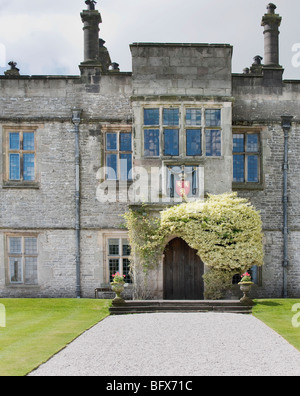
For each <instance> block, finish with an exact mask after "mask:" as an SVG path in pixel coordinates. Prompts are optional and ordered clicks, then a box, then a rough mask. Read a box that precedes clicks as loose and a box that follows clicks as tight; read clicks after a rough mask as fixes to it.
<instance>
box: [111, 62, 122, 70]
mask: <svg viewBox="0 0 300 396" xmlns="http://www.w3.org/2000/svg"><path fill="white" fill-rule="evenodd" d="M119 66H120V65H119V63H116V62H113V63H112V64H111V65H110V70H111V71H120V68H119Z"/></svg>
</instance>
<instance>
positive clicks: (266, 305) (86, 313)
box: [0, 299, 300, 376]
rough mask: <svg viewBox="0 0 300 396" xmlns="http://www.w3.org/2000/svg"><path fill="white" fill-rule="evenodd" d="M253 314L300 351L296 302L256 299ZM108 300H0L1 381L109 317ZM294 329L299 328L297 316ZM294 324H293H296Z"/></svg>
mask: <svg viewBox="0 0 300 396" xmlns="http://www.w3.org/2000/svg"><path fill="white" fill-rule="evenodd" d="M255 302H256V305H255V306H254V308H253V315H254V316H255V317H257V318H258V319H260V320H261V321H263V322H264V323H266V324H267V325H268V326H269V327H271V328H272V329H274V330H275V331H276V332H277V333H279V334H280V335H282V336H283V337H284V338H285V339H286V340H287V341H288V342H289V343H290V344H292V345H294V346H295V347H296V348H297V349H299V351H300V327H298V326H297V327H294V326H293V324H292V319H293V317H294V315H295V314H296V313H297V312H298V313H299V312H300V310H299V309H298V311H297V312H292V307H293V305H294V304H300V300H291V299H286V300H283V299H278V300H274V299H273V300H269V299H268V300H256V301H255ZM110 303H111V302H110V301H109V300H85V299H80V300H79V299H0V304H3V305H4V306H5V309H6V327H5V328H3V327H0V376H24V375H26V374H28V373H29V372H30V371H32V370H33V369H34V368H36V367H37V366H39V365H40V364H42V363H43V362H45V361H47V360H48V359H49V358H50V357H51V356H52V355H54V354H55V353H57V352H58V351H60V350H61V349H62V348H64V347H65V346H66V345H67V344H69V343H70V342H71V341H73V340H74V339H75V338H76V337H78V336H79V335H80V334H81V333H83V332H84V331H85V330H87V329H89V328H90V327H92V326H93V325H95V324H96V323H98V322H99V321H101V320H102V319H104V318H105V317H106V316H107V315H108V314H109V311H108V308H109V305H110ZM295 323H296V324H298V323H300V317H298V316H297V320H296V321H295ZM295 323H294V324H295Z"/></svg>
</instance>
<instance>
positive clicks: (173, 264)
mask: <svg viewBox="0 0 300 396" xmlns="http://www.w3.org/2000/svg"><path fill="white" fill-rule="evenodd" d="M203 273H204V264H203V262H202V261H201V259H200V257H199V256H198V255H197V251H196V250H194V249H192V248H190V247H189V245H188V244H187V243H186V242H185V241H184V240H183V239H181V238H175V239H172V240H171V241H170V242H169V244H168V245H167V247H166V249H165V252H164V264H163V279H164V281H163V289H164V299H165V300H203V299H204V281H203V278H202V275H203Z"/></svg>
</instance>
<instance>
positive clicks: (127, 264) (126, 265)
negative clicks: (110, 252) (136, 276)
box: [123, 258, 132, 283]
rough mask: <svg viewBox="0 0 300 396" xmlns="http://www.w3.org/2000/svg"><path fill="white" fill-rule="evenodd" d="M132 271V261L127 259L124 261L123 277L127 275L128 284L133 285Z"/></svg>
mask: <svg viewBox="0 0 300 396" xmlns="http://www.w3.org/2000/svg"><path fill="white" fill-rule="evenodd" d="M129 271H130V261H129V260H128V259H127V258H124V259H123V275H125V278H124V280H125V282H126V283H132V280H131V278H130V275H129Z"/></svg>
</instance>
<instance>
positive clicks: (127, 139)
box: [120, 133, 132, 151]
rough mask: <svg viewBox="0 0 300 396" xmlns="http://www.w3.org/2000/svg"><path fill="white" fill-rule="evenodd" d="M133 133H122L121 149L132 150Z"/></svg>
mask: <svg viewBox="0 0 300 396" xmlns="http://www.w3.org/2000/svg"><path fill="white" fill-rule="evenodd" d="M131 150H132V144H131V133H120V151H131Z"/></svg>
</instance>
